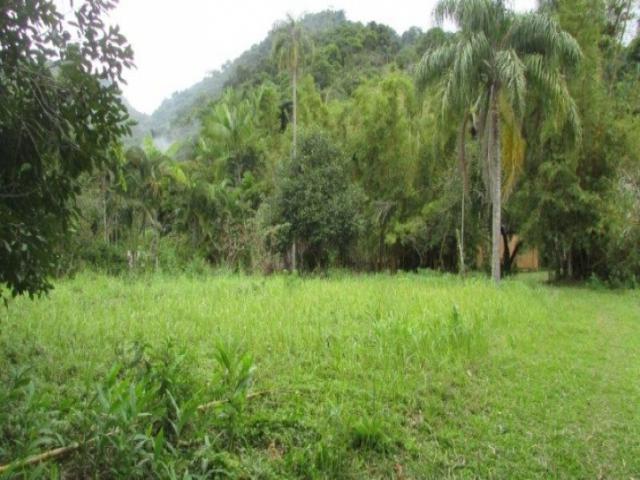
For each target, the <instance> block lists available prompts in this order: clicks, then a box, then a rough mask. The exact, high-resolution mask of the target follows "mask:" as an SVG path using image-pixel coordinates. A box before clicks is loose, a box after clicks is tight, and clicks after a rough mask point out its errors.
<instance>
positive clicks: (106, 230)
mask: <svg viewBox="0 0 640 480" xmlns="http://www.w3.org/2000/svg"><path fill="white" fill-rule="evenodd" d="M102 228H103V229H104V243H109V228H108V222H107V174H106V173H105V174H104V175H103V176H102Z"/></svg>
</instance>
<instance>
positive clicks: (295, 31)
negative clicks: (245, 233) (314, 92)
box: [273, 15, 311, 271]
mask: <svg viewBox="0 0 640 480" xmlns="http://www.w3.org/2000/svg"><path fill="white" fill-rule="evenodd" d="M310 47H311V41H310V40H309V37H308V36H307V35H306V33H305V30H304V29H303V28H302V25H300V22H299V21H297V20H296V19H294V18H293V17H292V16H291V15H288V16H287V21H286V22H285V24H284V25H283V26H282V27H280V30H279V31H278V34H277V36H276V39H275V42H274V44H273V52H274V55H275V56H276V58H277V59H278V66H279V67H280V68H282V69H287V70H288V71H289V74H290V75H291V90H292V100H293V114H292V118H291V125H292V130H293V132H292V133H293V141H292V144H291V156H292V157H295V156H296V154H297V146H298V75H299V73H300V63H301V60H302V58H301V57H302V53H303V52H304V51H305V50H307V49H309V48H310ZM296 256H297V254H296V240H295V239H294V240H293V243H292V245H291V265H292V269H293V270H294V271H295V270H296Z"/></svg>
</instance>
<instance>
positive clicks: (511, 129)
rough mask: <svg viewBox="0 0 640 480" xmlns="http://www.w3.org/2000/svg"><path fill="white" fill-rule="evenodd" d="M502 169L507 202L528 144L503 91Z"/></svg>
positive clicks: (501, 97)
mask: <svg viewBox="0 0 640 480" xmlns="http://www.w3.org/2000/svg"><path fill="white" fill-rule="evenodd" d="M499 107H500V120H501V123H500V129H501V137H500V140H501V149H502V152H501V153H502V155H501V159H502V168H503V171H504V177H503V186H502V195H503V200H506V199H507V198H508V197H509V195H510V194H511V193H512V192H513V189H514V187H515V185H516V181H517V179H518V177H519V176H520V174H521V173H522V170H523V166H524V159H525V156H524V154H525V148H526V142H525V140H524V137H523V136H522V126H521V124H520V120H519V118H518V115H517V114H516V112H515V111H514V109H513V103H512V101H511V99H509V98H508V93H505V92H504V91H503V93H502V95H501V96H500V99H499Z"/></svg>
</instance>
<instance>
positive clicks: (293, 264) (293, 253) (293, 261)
mask: <svg viewBox="0 0 640 480" xmlns="http://www.w3.org/2000/svg"><path fill="white" fill-rule="evenodd" d="M296 243H297V241H296V239H295V238H294V239H293V244H292V245H291V271H292V272H295V271H296V257H297V256H298V252H297V251H296V250H297V249H296Z"/></svg>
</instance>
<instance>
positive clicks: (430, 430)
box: [0, 274, 640, 479]
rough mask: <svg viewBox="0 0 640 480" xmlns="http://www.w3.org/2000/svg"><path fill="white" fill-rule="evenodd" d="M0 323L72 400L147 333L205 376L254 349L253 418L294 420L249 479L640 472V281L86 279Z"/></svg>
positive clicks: (247, 468) (255, 454)
mask: <svg viewBox="0 0 640 480" xmlns="http://www.w3.org/2000/svg"><path fill="white" fill-rule="evenodd" d="M0 328H1V330H2V331H1V333H0V341H1V342H3V343H4V345H5V350H6V349H8V348H14V349H16V351H28V352H31V353H30V354H29V355H30V356H29V361H33V362H34V365H35V367H34V368H35V371H36V374H37V375H38V377H39V378H41V379H42V382H43V384H48V385H51V387H50V388H52V389H59V390H60V395H61V397H62V396H64V395H67V396H69V395H72V393H70V392H72V391H73V388H72V386H74V385H86V384H90V383H91V382H97V381H99V380H100V377H101V375H104V374H105V372H106V371H107V370H108V369H109V368H110V365H111V362H112V361H113V359H114V358H115V355H116V353H115V352H117V351H118V350H119V349H122V348H123V347H124V346H125V345H127V344H128V343H130V342H132V341H143V342H147V343H149V344H151V345H159V344H161V343H162V342H163V341H165V339H166V338H167V337H171V338H173V339H174V340H175V342H176V343H178V344H181V345H186V346H187V347H188V349H189V351H190V352H192V353H194V358H195V359H197V361H195V362H194V365H193V369H194V372H196V376H197V378H199V379H201V381H202V382H203V384H204V383H206V382H207V381H208V379H209V378H210V377H211V375H210V372H211V370H212V369H213V368H215V365H214V361H213V352H214V348H215V345H216V343H217V342H220V341H223V342H226V343H235V344H238V343H239V344H242V345H243V346H244V348H245V349H246V350H247V351H249V352H250V353H251V354H252V355H253V357H254V359H255V362H256V367H257V370H256V373H255V385H254V387H253V388H254V389H255V390H269V392H271V393H270V394H269V395H268V396H266V397H264V398H260V399H256V400H253V401H251V402H250V409H249V411H248V412H247V413H246V415H247V416H248V417H250V418H255V419H262V420H263V421H264V422H266V423H264V424H269V425H272V426H274V425H280V426H281V427H279V428H276V427H273V428H271V430H267V432H266V434H265V435H266V436H267V437H269V436H271V437H272V438H265V439H264V441H263V442H262V443H260V442H258V443H255V444H252V445H253V446H252V447H251V448H244V449H242V450H240V451H238V452H236V453H234V455H236V456H237V461H238V462H239V464H240V465H241V466H242V469H243V470H242V471H243V472H245V473H246V476H248V477H251V476H255V477H257V478H260V477H261V478H271V477H274V478H275V477H278V476H280V478H287V477H291V476H299V477H302V478H305V477H323V476H324V477H342V478H406V479H408V478H449V477H450V478H550V477H553V478H640V294H639V293H638V292H610V291H595V290H589V289H586V288H554V287H549V286H545V285H542V284H536V283H532V282H523V281H519V280H509V281H506V282H504V283H503V284H502V285H501V286H500V288H495V287H494V286H493V285H492V284H491V283H490V282H489V281H487V280H484V279H475V278H472V279H467V280H464V281H463V280H460V279H458V278H456V277H447V276H430V275H397V276H389V275H378V276H344V277H341V276H336V277H330V278H324V279H323V278H298V277H284V276H283V277H278V276H276V277H268V278H262V277H243V276H219V277H218V276H212V277H199V278H188V277H178V278H176V277H169V276H152V277H149V278H142V279H135V280H127V279H118V278H109V277H104V276H98V275H92V274H83V275H80V276H78V277H77V278H75V279H73V280H68V281H62V282H59V283H58V284H57V285H56V289H55V290H54V291H53V292H52V294H51V295H50V296H49V297H48V298H43V299H39V300H35V301H30V300H27V299H19V300H17V301H14V302H12V303H11V305H10V307H9V309H8V310H3V311H2V312H1V313H0ZM7 345H9V346H10V347H7ZM278 422H279V423H278ZM309 432H311V433H309ZM274 446H275V447H276V451H275V453H274ZM309 451H314V452H316V454H314V455H315V456H313V458H315V459H316V460H315V461H316V464H314V465H311V464H309V465H307V464H306V463H305V462H306V461H307V460H305V459H308V458H311V456H309V455H308V452H309ZM318 451H320V452H325V453H323V454H322V455H320V457H321V460H322V459H324V460H323V461H326V462H328V463H330V464H331V465H329V466H327V465H324V466H323V465H322V462H320V463H321V464H320V465H318V464H317V459H318V458H319V457H318V455H317V452H318ZM323 455H324V456H323Z"/></svg>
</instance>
